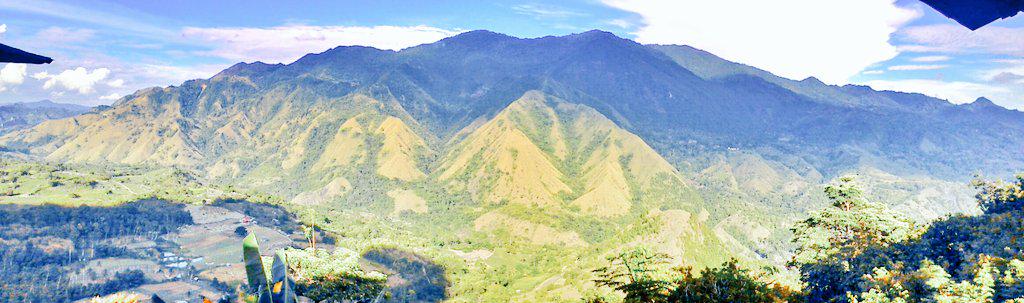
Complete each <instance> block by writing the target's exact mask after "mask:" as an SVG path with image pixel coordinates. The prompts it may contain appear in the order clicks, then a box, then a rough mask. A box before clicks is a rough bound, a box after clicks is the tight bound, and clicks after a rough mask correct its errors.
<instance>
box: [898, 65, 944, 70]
mask: <svg viewBox="0 0 1024 303" xmlns="http://www.w3.org/2000/svg"><path fill="white" fill-rule="evenodd" d="M943 68H946V65H940V64H926V65H914V64H911V65H893V66H890V67H889V70H936V69H943Z"/></svg>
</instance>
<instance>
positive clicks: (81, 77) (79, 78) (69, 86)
mask: <svg viewBox="0 0 1024 303" xmlns="http://www.w3.org/2000/svg"><path fill="white" fill-rule="evenodd" d="M108 75H110V70H109V69H106V68H97V69H94V70H92V71H89V70H88V69H86V68H84V67H79V68H76V69H69V70H65V71H63V72H61V73H60V74H56V75H50V74H48V73H46V72H39V73H36V74H34V75H32V78H35V79H37V80H46V82H45V83H43V89H52V88H55V87H57V86H58V85H59V86H61V87H63V88H64V89H66V90H70V91H77V92H78V93H79V94H83V95H85V94H91V93H93V92H94V91H95V89H94V88H93V87H94V86H96V83H100V82H101V81H103V80H104V79H106V78H107V76H108Z"/></svg>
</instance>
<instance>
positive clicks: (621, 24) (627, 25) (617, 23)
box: [607, 19, 633, 28]
mask: <svg viewBox="0 0 1024 303" xmlns="http://www.w3.org/2000/svg"><path fill="white" fill-rule="evenodd" d="M607 23H608V24H610V25H614V26H618V27H621V28H632V27H633V23H632V22H629V21H626V20H625V19H612V20H609V21H608V22H607Z"/></svg>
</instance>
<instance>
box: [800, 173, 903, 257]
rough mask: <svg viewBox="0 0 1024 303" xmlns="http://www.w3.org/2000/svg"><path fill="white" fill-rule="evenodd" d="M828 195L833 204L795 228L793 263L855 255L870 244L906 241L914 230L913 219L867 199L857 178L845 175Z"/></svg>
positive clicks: (831, 187)
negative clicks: (795, 248) (795, 246)
mask: <svg viewBox="0 0 1024 303" xmlns="http://www.w3.org/2000/svg"><path fill="white" fill-rule="evenodd" d="M825 195H826V196H827V197H828V199H829V201H830V202H831V206H830V207H828V208H825V209H823V210H821V211H818V212H816V213H814V214H812V215H811V217H810V218H808V219H806V220H803V221H800V222H797V224H796V226H795V227H794V228H793V234H794V236H793V242H794V243H796V244H797V245H798V247H797V250H796V253H795V256H794V257H793V261H792V262H791V265H796V266H799V265H802V264H811V263H815V262H820V261H829V260H830V259H834V258H853V257H856V256H858V255H860V254H861V253H863V252H864V251H865V250H866V249H868V248H869V247H872V246H887V245H890V244H893V243H897V242H899V241H903V240H905V239H907V238H909V237H910V236H911V235H912V234H913V232H914V226H913V222H912V221H910V219H908V218H906V217H904V216H902V215H900V214H898V213H897V212H894V211H890V210H889V209H888V208H887V207H885V206H884V205H881V204H876V203H871V202H868V201H866V200H864V198H863V194H862V192H861V190H860V189H858V188H857V186H856V185H855V184H854V183H853V178H850V177H843V178H840V179H839V182H837V183H833V184H830V185H828V186H826V187H825Z"/></svg>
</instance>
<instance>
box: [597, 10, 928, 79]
mask: <svg viewBox="0 0 1024 303" xmlns="http://www.w3.org/2000/svg"><path fill="white" fill-rule="evenodd" d="M604 2H605V4H607V5H610V6H612V7H615V8H619V9H622V10H625V11H630V12H634V13H637V14H639V15H640V17H642V18H643V23H644V24H643V25H641V27H640V29H639V30H638V31H636V32H635V33H634V34H635V35H636V38H637V39H636V40H637V41H639V42H641V43H660V44H687V45H691V46H693V47H696V48H699V49H703V50H706V51H709V52H711V53H714V54H716V55H719V56H721V57H723V58H726V59H729V60H733V61H738V62H741V63H745V64H749V65H753V66H756V67H759V68H763V69H766V70H768V71H771V72H773V73H776V74H779V75H781V76H784V77H788V78H794V79H802V78H805V77H808V76H816V77H818V78H821V79H822V80H823V81H825V82H830V83H845V82H846V81H847V79H848V78H849V77H850V76H853V75H856V74H857V73H859V72H861V71H862V70H864V69H865V68H867V67H868V66H870V65H872V64H874V63H877V62H881V61H885V60H888V59H891V58H893V57H895V56H896V55H897V54H898V52H897V49H896V48H895V47H894V46H892V45H891V44H889V38H890V35H891V34H892V33H893V32H895V31H896V29H897V28H898V27H899V26H900V25H902V24H904V23H906V22H907V21H909V20H912V19H914V18H916V17H918V16H919V15H920V12H918V11H915V10H911V9H907V8H901V7H898V6H896V5H895V4H894V0H859V1H849V0H790V1H748V0H720V1H700V0H682V1H672V0H660V1H644V0H604Z"/></svg>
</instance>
